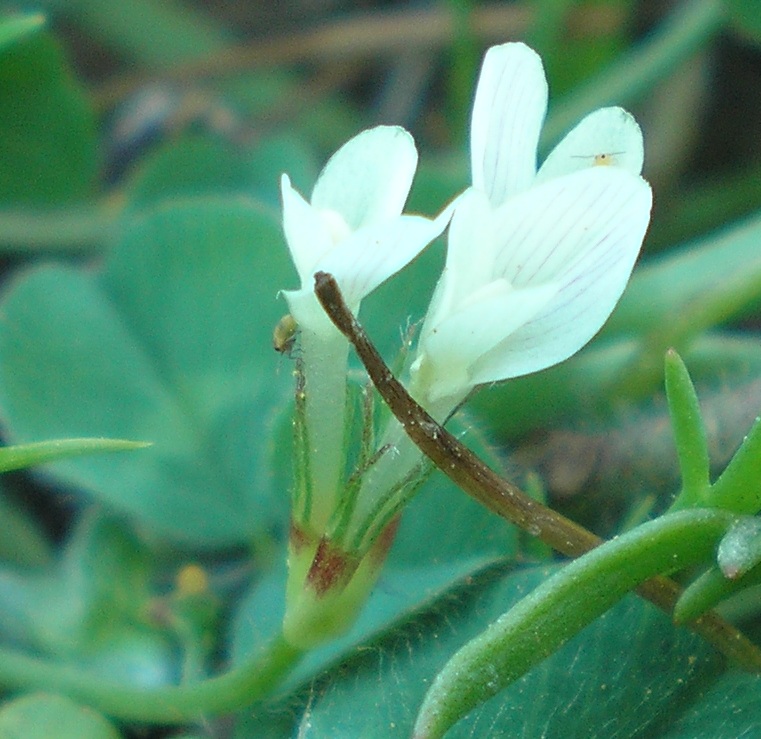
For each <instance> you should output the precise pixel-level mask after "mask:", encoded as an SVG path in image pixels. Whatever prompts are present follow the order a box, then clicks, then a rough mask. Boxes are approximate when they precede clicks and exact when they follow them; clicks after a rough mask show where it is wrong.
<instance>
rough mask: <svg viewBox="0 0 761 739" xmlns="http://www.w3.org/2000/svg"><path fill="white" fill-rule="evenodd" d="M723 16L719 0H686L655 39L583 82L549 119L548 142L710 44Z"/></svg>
mask: <svg viewBox="0 0 761 739" xmlns="http://www.w3.org/2000/svg"><path fill="white" fill-rule="evenodd" d="M723 19H724V14H723V6H722V3H721V2H720V1H719V0H691V2H687V3H685V4H684V5H683V6H681V7H680V8H679V9H678V10H677V11H676V12H674V13H673V14H672V15H671V16H670V17H669V18H668V19H667V20H666V21H665V22H664V23H663V24H662V25H661V27H660V28H659V29H658V30H657V31H656V32H655V33H654V34H652V36H651V37H650V39H649V40H647V41H644V42H643V43H641V44H640V45H639V46H638V47H637V48H636V49H634V50H633V51H631V52H630V53H628V54H625V55H622V56H621V57H620V59H619V60H618V61H617V62H616V63H614V64H611V65H610V66H608V67H606V68H605V70H603V71H602V72H601V73H600V74H597V75H595V76H594V77H592V79H590V80H589V81H588V82H586V83H585V84H584V85H581V86H579V87H577V88H576V89H575V90H574V92H573V93H572V94H569V96H568V100H567V101H566V100H562V101H561V102H560V103H559V104H558V105H557V106H556V107H555V108H554V110H553V111H552V113H551V115H550V117H549V118H548V120H547V124H546V125H545V127H544V130H543V132H542V142H543V144H545V145H546V144H550V143H552V142H554V141H556V140H557V139H559V138H560V136H562V135H563V134H564V133H565V132H566V131H568V130H569V129H570V128H571V127H572V126H574V125H575V124H576V123H577V122H578V120H579V119H580V118H582V117H583V116H585V115H586V114H587V113H589V112H590V111H591V110H594V109H595V108H599V107H600V106H603V105H612V104H620V103H622V102H625V101H628V100H632V99H634V98H636V97H637V96H638V95H640V94H642V93H643V92H645V91H647V90H649V89H650V88H651V87H652V85H653V84H655V83H656V82H658V81H659V80H661V79H663V78H664V77H666V76H667V75H668V74H669V73H670V72H671V71H672V70H673V69H674V68H675V67H677V66H678V65H679V64H680V63H681V62H683V61H684V60H686V59H688V58H689V57H690V55H691V54H693V53H695V52H696V51H697V50H698V49H700V48H701V47H702V46H703V45H705V43H706V41H707V40H708V39H710V38H711V37H712V36H713V35H715V34H716V33H717V32H718V31H719V30H720V29H721V27H722V23H723Z"/></svg>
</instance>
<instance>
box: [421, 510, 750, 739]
mask: <svg viewBox="0 0 761 739" xmlns="http://www.w3.org/2000/svg"><path fill="white" fill-rule="evenodd" d="M734 520H735V517H734V516H733V515H732V514H730V513H727V512H726V511H716V510H705V509H703V510H691V511H680V512H678V513H672V514H668V515H665V516H662V517H661V518H659V519H657V520H655V521H651V522H650V523H647V524H643V525H642V526H640V527H638V528H636V529H634V530H632V531H630V532H629V533H627V534H624V535H622V536H620V537H618V538H617V539H613V540H611V541H607V542H605V543H604V544H602V545H600V546H599V547H597V548H596V549H593V550H592V551H590V552H589V553H588V554H585V555H584V556H583V557H579V558H578V559H576V560H574V561H573V562H570V563H569V564H567V565H566V566H565V567H563V568H562V569H561V570H560V571H559V572H558V573H557V574H555V575H553V576H552V577H550V578H549V579H547V580H545V581H544V582H543V583H542V584H541V585H540V586H539V587H537V588H536V589H535V590H534V591H533V592H531V593H530V594H529V595H528V596H527V597H525V598H524V599H523V600H522V601H520V602H519V603H518V604H517V605H516V606H514V607H513V608H512V609H511V610H510V611H508V612H507V613H506V614H505V615H504V616H502V617H501V618H500V619H498V620H497V621H496V622H495V623H493V624H492V625H491V626H490V627H489V628H487V629H486V631H484V632H483V633H482V634H481V635H480V636H478V637H476V639H474V640H473V641H471V642H469V643H468V644H466V645H465V646H464V647H463V648H462V649H461V650H460V651H459V652H457V653H456V654H455V655H454V656H453V657H452V658H451V659H450V660H449V662H448V663H447V664H446V666H445V667H444V669H443V670H442V671H441V672H440V673H439V675H438V676H437V677H436V680H435V682H434V683H433V685H432V686H431V689H430V690H429V691H428V694H427V695H426V697H425V700H424V702H423V706H422V708H421V710H420V713H419V716H418V721H417V724H416V726H415V731H414V737H416V739H434V738H436V737H441V736H443V735H444V732H445V731H446V730H447V729H448V728H449V727H450V726H452V725H453V724H454V723H455V722H456V721H458V720H459V719H460V718H462V717H463V716H465V715H466V714H467V713H469V712H470V711H471V710H472V709H473V708H475V707H476V706H477V705H479V704H480V703H482V702H483V701H485V700H487V699H488V698H490V697H492V696H493V695H495V694H496V693H497V692H499V691H500V690H502V689H503V688H504V687H506V686H507V685H509V684H510V683H511V682H513V681H515V680H517V679H518V678H519V677H520V676H521V675H523V674H525V673H526V672H527V671H528V670H529V669H531V667H533V666H534V665H535V664H537V663H538V662H540V661H541V660H543V659H544V658H545V657H547V656H549V655H550V654H552V653H553V652H555V651H556V650H557V649H559V648H560V647H561V646H562V645H563V644H564V643H565V642H566V641H567V640H568V639H570V638H571V637H572V636H574V635H575V634H577V633H578V632H579V631H580V630H581V629H582V628H584V627H585V626H586V625H587V624H589V623H591V622H592V621H593V620H594V619H596V618H597V617H598V616H600V615H602V614H603V613H604V612H605V611H607V610H608V609H609V608H611V607H612V606H613V605H614V604H615V603H616V602H618V601H619V600H620V599H621V598H623V596H624V595H626V594H627V593H628V592H629V591H630V590H632V589H634V588H636V587H637V586H638V585H641V584H642V583H644V582H645V581H647V580H649V579H650V578H652V577H654V576H656V575H663V574H669V573H672V572H675V571H677V570H681V569H683V568H685V567H690V566H692V565H695V564H697V563H699V562H701V561H704V560H705V559H707V558H710V557H711V556H712V555H713V552H714V549H715V547H716V544H717V541H718V540H719V539H720V538H721V537H722V536H723V535H724V533H725V532H726V530H727V528H728V527H729V526H731V524H732V522H733V521H734ZM743 641H744V640H743ZM733 651H734V654H733V655H732V656H733V657H734V658H735V659H736V660H740V661H742V663H743V664H744V665H746V666H750V667H752V668H753V669H755V670H756V671H759V670H761V653H760V652H759V651H758V649H757V648H756V647H755V646H754V645H752V644H750V643H749V642H747V641H746V642H745V643H744V644H742V645H738V646H737V648H735V649H734V650H733Z"/></svg>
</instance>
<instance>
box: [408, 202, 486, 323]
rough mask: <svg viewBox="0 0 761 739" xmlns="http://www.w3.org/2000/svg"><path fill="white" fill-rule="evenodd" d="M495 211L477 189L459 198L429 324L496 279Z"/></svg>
mask: <svg viewBox="0 0 761 739" xmlns="http://www.w3.org/2000/svg"><path fill="white" fill-rule="evenodd" d="M491 213H492V209H491V206H490V205H489V201H488V199H487V197H486V195H485V194H484V193H483V192H481V191H480V190H476V189H475V188H472V187H471V188H469V189H468V190H466V191H465V192H464V193H463V194H462V195H460V197H459V198H458V199H457V200H456V201H455V203H454V215H453V216H452V223H451V224H450V226H449V236H448V239H447V260H446V264H445V265H444V269H443V271H442V273H441V277H440V278H439V281H438V284H437V285H436V291H435V292H434V295H433V298H432V299H431V304H430V306H429V308H428V313H427V315H426V319H425V322H426V324H428V323H429V322H433V324H435V323H437V322H438V320H439V317H441V316H444V315H446V314H448V313H449V312H451V311H452V310H453V307H454V306H456V305H458V304H459V303H461V302H462V301H463V300H464V299H465V298H466V297H467V296H468V295H470V294H471V293H473V292H474V291H475V290H477V289H478V288H479V287H480V286H481V285H485V284H486V283H488V282H491V281H492V279H493V277H492V272H493V261H494V259H493V254H492V252H493V249H494V238H493V235H492V229H491V220H492V219H491ZM476 255H477V258H476ZM423 332H425V329H423Z"/></svg>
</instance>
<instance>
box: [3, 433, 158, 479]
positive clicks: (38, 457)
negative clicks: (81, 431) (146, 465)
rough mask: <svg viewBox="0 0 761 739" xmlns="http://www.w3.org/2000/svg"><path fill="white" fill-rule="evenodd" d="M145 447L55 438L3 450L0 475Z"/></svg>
mask: <svg viewBox="0 0 761 739" xmlns="http://www.w3.org/2000/svg"><path fill="white" fill-rule="evenodd" d="M146 446H150V444H147V443H145V442H140V441H126V440H124V439H53V440H50V441H38V442H36V443H33V444H16V445H14V446H6V447H0V472H8V471H10V470H20V469H23V468H25V467H32V466H34V465H36V464H44V463H45V462H54V461H56V460H58V459H65V458H66V457H79V456H82V455H84V454H99V453H101V452H126V451H133V450H136V449H143V448H144V447H146Z"/></svg>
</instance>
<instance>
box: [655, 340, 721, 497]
mask: <svg viewBox="0 0 761 739" xmlns="http://www.w3.org/2000/svg"><path fill="white" fill-rule="evenodd" d="M665 373H666V397H667V398H668V404H669V414H670V416H671V427H672V430H673V432H674V441H675V442H676V451H677V456H678V457H679V469H680V471H681V474H682V492H681V494H680V497H679V498H677V501H676V502H675V507H676V508H685V507H689V506H694V505H700V504H701V503H702V502H703V501H704V500H705V497H706V493H707V492H708V486H709V484H710V480H709V471H710V460H709V459H708V443H707V442H706V434H705V428H704V427H703V418H702V416H701V413H700V403H699V402H698V396H697V394H696V392H695V387H694V386H693V384H692V380H691V379H690V375H689V373H688V372H687V367H685V365H684V362H683V361H682V359H681V358H680V356H679V355H678V354H677V353H676V352H675V351H674V350H673V349H672V350H670V351H668V352H666V364H665Z"/></svg>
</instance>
